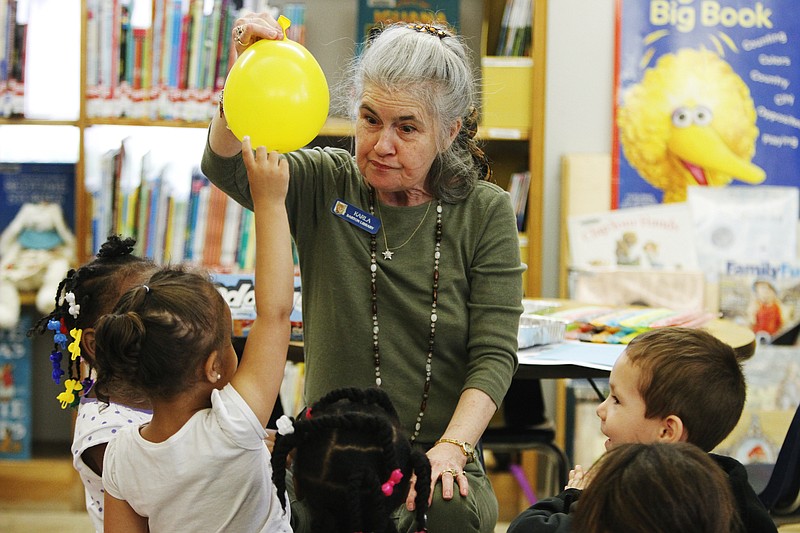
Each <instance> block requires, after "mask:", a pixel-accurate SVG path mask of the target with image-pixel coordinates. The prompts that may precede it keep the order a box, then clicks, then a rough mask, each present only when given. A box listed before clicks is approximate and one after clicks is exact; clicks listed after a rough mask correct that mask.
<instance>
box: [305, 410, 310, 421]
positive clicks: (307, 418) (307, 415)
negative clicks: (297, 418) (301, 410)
mask: <svg viewBox="0 0 800 533" xmlns="http://www.w3.org/2000/svg"><path fill="white" fill-rule="evenodd" d="M306 420H311V408H310V407H309V408H308V409H306Z"/></svg>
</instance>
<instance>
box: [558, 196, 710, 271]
mask: <svg viewBox="0 0 800 533" xmlns="http://www.w3.org/2000/svg"><path fill="white" fill-rule="evenodd" d="M567 224H568V225H567V228H568V232H569V250H570V257H571V263H570V264H571V266H572V267H574V268H591V267H610V266H622V267H636V268H641V269H666V270H695V269H697V266H698V263H697V252H696V250H695V246H694V226H693V223H692V213H691V211H690V210H689V206H688V205H687V204H686V203H673V204H659V205H651V206H647V207H636V208H628V209H618V210H615V211H604V212H599V213H593V214H587V215H573V216H570V217H569V219H568V221H567Z"/></svg>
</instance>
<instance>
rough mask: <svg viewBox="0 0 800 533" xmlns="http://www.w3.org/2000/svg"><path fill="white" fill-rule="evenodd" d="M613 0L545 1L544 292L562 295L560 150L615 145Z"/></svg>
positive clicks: (600, 148) (601, 148)
mask: <svg viewBox="0 0 800 533" xmlns="http://www.w3.org/2000/svg"><path fill="white" fill-rule="evenodd" d="M614 4H615V2H614V0H550V1H549V2H548V6H547V8H548V21H547V94H546V99H547V101H546V110H545V120H546V124H545V140H544V146H545V161H544V164H545V168H544V175H545V185H544V214H543V217H544V231H543V254H542V255H543V265H542V296H550V297H553V296H558V273H559V264H558V260H559V238H560V205H561V199H560V198H561V194H560V193H561V183H560V164H561V156H562V155H563V154H566V153H570V152H604V153H608V152H609V151H610V150H611V133H612V132H611V127H612V104H613V88H614ZM609 207H610V206H609Z"/></svg>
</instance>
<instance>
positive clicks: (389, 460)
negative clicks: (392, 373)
mask: <svg viewBox="0 0 800 533" xmlns="http://www.w3.org/2000/svg"><path fill="white" fill-rule="evenodd" d="M293 449H296V452H295V453H294V456H293V457H294V462H293V475H294V489H295V493H296V494H297V496H298V497H299V498H300V499H301V501H302V507H303V508H304V509H308V511H307V512H308V513H309V515H308V517H307V518H306V516H303V519H305V520H308V521H309V523H307V524H302V526H303V529H302V530H304V531H327V532H331V533H335V532H347V533H350V532H352V531H372V532H375V533H389V532H391V533H396V532H397V530H396V529H395V526H394V524H393V523H392V521H391V519H390V516H391V514H392V512H393V511H395V509H397V507H398V506H399V505H401V504H402V503H403V502H405V500H406V496H407V494H408V491H409V487H410V485H411V484H410V481H411V479H412V476H414V475H415V476H416V488H417V491H418V492H417V494H416V499H415V503H416V520H417V528H418V529H419V530H420V531H423V530H424V529H425V527H426V518H425V513H426V512H427V508H428V497H429V491H430V477H431V468H430V463H429V462H428V458H427V456H426V455H425V454H424V453H422V452H421V451H419V450H417V449H415V448H412V446H411V443H410V441H409V439H408V436H407V435H406V434H405V432H404V431H403V429H402V427H401V425H400V421H399V419H398V417H397V413H396V412H395V409H394V406H393V405H392V403H391V401H390V400H389V397H388V396H387V394H386V392H384V391H383V389H378V388H370V389H354V388H345V389H338V390H334V391H332V392H330V393H328V394H327V395H326V396H324V397H322V398H321V399H320V400H319V401H318V402H317V403H315V404H314V405H313V406H312V407H311V408H310V409H308V410H307V411H306V412H305V414H304V415H303V416H301V417H300V418H299V419H298V420H296V421H294V423H292V421H291V419H289V418H288V417H285V416H284V417H282V418H281V419H279V420H278V437H277V440H276V442H275V450H274V454H273V456H272V467H273V473H272V478H273V481H274V482H275V485H276V487H278V489H279V492H280V494H283V488H284V486H285V477H284V475H285V471H286V462H287V455H288V454H289V452H290V451H292V450H293ZM280 498H281V505H282V506H283V507H284V508H285V507H286V500H285V498H284V497H283V496H281V497H280ZM295 518H298V519H300V517H297V516H296V517H295ZM298 530H299V529H298V528H297V527H296V529H295V531H298Z"/></svg>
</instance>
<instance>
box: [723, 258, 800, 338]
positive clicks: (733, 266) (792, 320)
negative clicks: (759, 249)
mask: <svg viewBox="0 0 800 533" xmlns="http://www.w3.org/2000/svg"><path fill="white" fill-rule="evenodd" d="M719 310H720V312H721V313H722V316H723V318H727V319H729V320H732V321H733V322H736V323H738V324H740V325H743V326H746V327H748V328H750V329H752V330H753V332H754V333H755V334H756V336H757V337H758V338H759V340H761V341H764V342H768V343H769V342H772V341H773V340H775V339H777V338H778V337H780V336H781V335H783V334H784V333H786V332H788V331H790V330H792V329H793V328H794V327H795V326H797V325H798V324H800V262H798V261H796V260H793V261H769V260H762V261H733V260H729V261H726V262H725V265H724V267H723V269H722V271H721V272H720V275H719Z"/></svg>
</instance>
